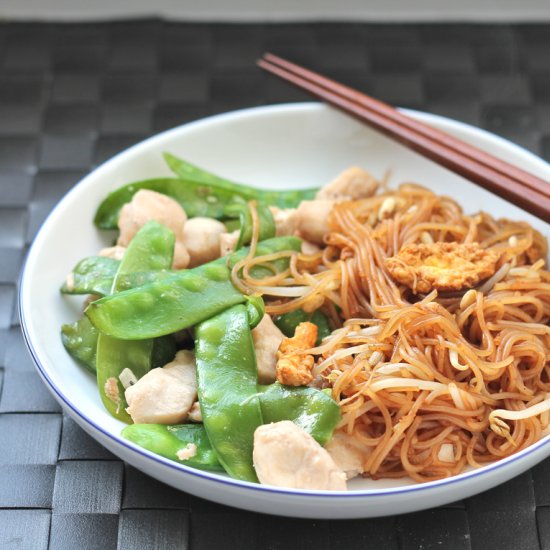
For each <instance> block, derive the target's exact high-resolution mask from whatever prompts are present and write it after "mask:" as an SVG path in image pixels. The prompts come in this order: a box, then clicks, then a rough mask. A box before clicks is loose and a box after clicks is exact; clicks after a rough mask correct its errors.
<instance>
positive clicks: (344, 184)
mask: <svg viewBox="0 0 550 550" xmlns="http://www.w3.org/2000/svg"><path fill="white" fill-rule="evenodd" d="M377 189H378V182H377V181H376V180H375V179H374V178H373V177H372V176H371V175H370V174H369V173H368V172H365V170H363V169H362V168H358V167H357V166H352V167H351V168H348V169H347V170H344V171H343V172H342V173H341V174H338V176H336V178H334V179H333V180H332V181H331V182H330V183H329V184H327V185H325V186H324V187H323V188H322V189H320V190H319V191H318V192H317V195H316V196H315V198H317V199H328V200H333V201H338V202H341V201H347V200H358V199H366V198H368V197H372V196H373V195H374V194H375V193H376V191H377Z"/></svg>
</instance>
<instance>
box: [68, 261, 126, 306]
mask: <svg viewBox="0 0 550 550" xmlns="http://www.w3.org/2000/svg"><path fill="white" fill-rule="evenodd" d="M119 265H120V262H119V261H118V260H114V259H113V258H103V257H102V256H90V257H88V258H84V259H83V260H81V261H80V262H78V263H77V264H76V266H75V267H74V269H73V270H72V272H71V273H69V275H68V276H67V279H66V281H65V283H63V286H62V287H61V292H62V293H63V294H99V295H100V296H106V295H107V294H110V292H111V288H112V286H113V278H114V276H115V274H116V272H117V270H118V266H119Z"/></svg>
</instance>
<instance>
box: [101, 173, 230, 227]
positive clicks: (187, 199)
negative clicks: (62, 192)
mask: <svg viewBox="0 0 550 550" xmlns="http://www.w3.org/2000/svg"><path fill="white" fill-rule="evenodd" d="M140 189H149V190H150V191H156V192H157V193H162V194H163V195H168V196H169V197H171V198H172V199H174V200H175V201H176V202H178V203H179V204H180V205H181V206H182V208H183V209H184V210H185V213H186V214H187V216H188V217H189V218H194V217H197V216H203V217H206V218H216V219H218V220H219V219H223V217H224V209H225V205H226V204H228V203H231V202H232V201H233V200H235V197H240V195H238V194H237V193H236V192H235V191H233V190H226V189H220V188H217V187H211V186H208V185H205V184H204V183H201V182H195V181H192V180H189V179H187V178H184V179H178V178H159V179H149V180H143V181H136V182H134V183H130V184H128V185H124V186H123V187H120V188H119V189H117V190H115V191H113V192H112V193H109V195H107V197H105V199H104V200H103V202H102V203H101V204H100V205H99V208H98V209H97V211H96V214H95V217H94V223H95V225H96V226H97V227H99V228H100V229H118V216H119V213H120V209H121V208H122V207H123V206H124V205H125V204H126V203H127V202H130V201H131V200H132V197H133V196H134V195H135V194H136V193H137V192H138V191H139V190H140Z"/></svg>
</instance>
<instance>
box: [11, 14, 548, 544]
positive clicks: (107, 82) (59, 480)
mask: <svg viewBox="0 0 550 550" xmlns="http://www.w3.org/2000/svg"><path fill="white" fill-rule="evenodd" d="M265 50H271V51H274V52H275V53H279V54H280V55H283V56H288V57H290V58H292V59H294V60H297V61H298V62H302V63H304V64H306V65H307V66H310V67H313V68H316V69H318V70H320V71H323V72H326V73H328V74H330V75H332V76H333V77H335V78H337V79H340V80H342V81H344V82H347V83H349V84H351V85H354V86H357V87H360V88H362V89H364V90H366V91H368V92H370V93H372V94H373V95H375V96H377V97H380V98H381V99H384V100H387V101H389V102H391V103H394V104H399V105H401V106H405V107H412V108H418V109H422V110H426V111H430V112H434V113H439V114H443V115H448V116H451V117H453V118H456V119H458V120H462V121H465V122H469V123H471V124H474V125H477V126H481V127H484V128H486V129H488V130H491V131H493V132H495V133H497V134H500V135H503V136H505V137H508V138H510V139H512V140H513V141H515V142H516V143H519V144H520V145H523V146H525V147H526V148H528V149H530V150H532V151H534V152H535V153H537V154H539V155H542V156H544V157H546V158H547V159H550V55H549V52H550V25H540V26H537V25H529V26H499V25H482V26H475V25H451V26H448V25H412V26H400V25H371V24H368V25H367V24H360V25H359V24H357V25H356V24H308V25H276V26H269V25H213V24H208V25H196V24H173V23H165V22H161V21H139V22H122V23H114V24H83V25H73V24H71V25H56V24H4V25H0V367H1V368H0V386H1V396H0V548H6V549H11V548H14V549H15V548H17V549H25V550H31V549H44V548H53V549H61V548H63V549H64V548H68V549H72V548H78V549H79V550H85V549H87V548H90V549H92V548H93V549H96V548H101V549H103V550H107V549H110V548H117V547H118V548H121V549H135V548H139V549H148V548H162V549H171V548H190V549H192V550H200V549H213V548H219V549H232V548H235V549H248V548H250V549H256V548H258V549H260V548H269V549H278V548H281V549H284V550H291V549H292V548H299V549H301V550H302V549H310V548H311V549H314V550H325V549H329V548H332V549H336V548H345V549H347V550H353V549H355V548H357V549H365V548H373V549H379V548H382V549H385V548H388V549H394V548H395V549H398V548H399V549H419V548H423V549H428V548H438V549H440V548H444V549H454V548H456V549H469V548H473V549H482V550H487V549H493V548H495V549H504V550H506V549H511V550H517V549H526V550H530V549H538V548H543V549H545V548H550V461H546V462H544V463H542V464H541V465H539V466H537V467H536V468H534V469H533V470H531V471H529V472H528V473H526V474H524V475H522V476H520V477H518V478H516V479H514V480H512V481H510V482H509V483H507V484H505V485H502V486H500V487H497V488H496V489H494V490H492V491H489V492H486V493H484V494H481V495H479V496H476V497H474V498H470V499H468V500H466V501H463V502H458V503H454V504H452V505H449V506H444V507H442V508H437V509H434V510H429V511H425V512H420V513H416V514H409V515H404V516H396V517H389V518H382V519H375V520H357V521H341V522H337V521H309V520H292V519H285V518H274V517H269V516H263V515H259V514H253V513H248V512H242V511H239V510H236V509H232V508H226V507H223V506H219V505H216V504H212V503H210V502H207V501H205V500H201V499H198V498H195V497H193V496H190V495H187V494H185V493H181V492H178V491H176V490H174V489H171V488H169V487H167V486H164V485H162V484H161V483H159V482H157V481H155V480H153V479H151V478H149V477H147V476H145V475H143V474H141V473H140V472H138V471H137V470H135V469H134V468H132V467H129V466H127V465H125V464H124V463H122V462H121V461H120V460H118V459H117V458H116V457H114V456H113V455H111V454H110V453H109V452H107V451H106V450H105V449H103V448H102V447H101V446H100V445H99V444H97V443H96V442H95V441H93V440H92V439H90V438H89V437H88V436H87V435H86V434H85V433H84V432H83V431H82V430H81V429H80V428H78V427H77V426H76V425H75V424H74V423H73V422H72V421H71V420H70V419H69V418H68V417H67V416H65V415H63V414H62V412H61V409H60V408H59V406H58V405H57V404H56V402H55V401H54V400H53V399H52V397H51V396H50V395H49V393H48V391H47V389H46V388H45V386H44V385H43V384H42V383H41V381H40V380H39V378H38V375H37V374H36V372H35V370H34V367H33V365H32V362H31V360H30V358H29V355H28V354H27V352H26V350H25V347H24V343H23V340H22V337H21V334H20V329H19V324H18V319H17V314H16V307H15V301H16V281H17V277H18V274H19V270H20V267H21V265H22V262H23V260H24V257H25V254H26V251H27V249H28V246H29V243H30V242H31V241H32V239H33V237H34V235H35V233H36V231H37V230H38V228H39V226H40V224H41V222H42V221H43V220H44V218H45V216H46V215H47V214H48V212H49V211H50V210H51V208H52V207H53V206H54V205H55V203H56V202H57V201H58V200H59V199H60V198H61V197H62V196H63V194H64V193H65V192H66V191H67V190H69V189H70V188H71V187H72V186H73V185H74V184H75V183H76V182H77V181H78V180H79V179H80V178H81V177H82V176H83V175H85V174H86V173H88V172H89V171H90V170H91V169H92V168H93V167H94V166H96V165H97V164H99V163H101V162H102V161H103V160H105V159H107V158H109V157H110V156H112V155H113V154H115V153H117V152H118V151H120V150H122V149H124V148H126V147H128V146H129V145H132V144H134V143H136V142H138V141H140V140H142V139H143V138H145V137H147V136H149V135H151V134H153V133H155V132H159V131H161V130H164V129H165V128H169V127H172V126H176V125H178V124H181V123H183V122H186V121H189V120H193V119H196V118H200V117H203V116H206V115H210V114H213V113H218V112H222V111H227V110H231V109H236V108H240V107H249V106H252V105H259V104H266V103H274V102H285V101H296V100H305V99H308V98H307V97H305V96H304V95H302V94H301V93H300V92H298V91H296V90H294V89H292V88H290V87H289V86H287V85H286V84H284V83H282V82H280V81H278V80H276V79H275V78H272V77H269V76H267V75H266V74H263V73H262V72H261V71H259V70H258V69H256V68H255V66H254V61H255V59H256V58H257V57H258V55H259V54H260V53H261V52H263V51H265ZM466 206H467V204H466ZM60 253H62V243H60Z"/></svg>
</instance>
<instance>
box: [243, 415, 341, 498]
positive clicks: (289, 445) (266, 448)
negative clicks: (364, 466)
mask: <svg viewBox="0 0 550 550" xmlns="http://www.w3.org/2000/svg"><path fill="white" fill-rule="evenodd" d="M253 459H254V468H255V469H256V474H257V475H258V479H259V480H260V482H261V483H264V484H266V485H275V486H277V487H289V488H293V489H318V490H321V491H345V490H346V475H345V474H344V472H343V471H342V470H341V469H340V468H339V467H338V466H337V465H336V464H335V463H334V460H333V459H332V458H331V456H330V455H329V454H328V452H327V451H326V450H325V449H323V447H321V445H319V443H317V441H315V439H313V437H311V436H310V435H309V434H308V433H307V432H306V431H304V430H302V428H299V427H298V426H296V424H294V423H293V422H290V421H289V420H283V421H281V422H276V423H274V424H265V425H263V426H260V427H258V428H256V431H255V432H254V451H253Z"/></svg>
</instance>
